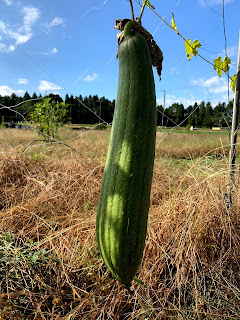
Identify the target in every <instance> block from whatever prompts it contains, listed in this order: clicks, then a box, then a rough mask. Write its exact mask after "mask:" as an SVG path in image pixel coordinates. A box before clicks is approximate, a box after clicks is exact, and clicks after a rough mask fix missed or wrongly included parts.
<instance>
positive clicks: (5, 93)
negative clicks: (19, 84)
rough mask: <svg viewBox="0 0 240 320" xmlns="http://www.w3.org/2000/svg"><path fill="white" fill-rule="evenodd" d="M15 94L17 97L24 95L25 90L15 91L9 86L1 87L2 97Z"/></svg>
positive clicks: (0, 93) (0, 94)
mask: <svg viewBox="0 0 240 320" xmlns="http://www.w3.org/2000/svg"><path fill="white" fill-rule="evenodd" d="M13 93H15V94H16V95H19V96H21V95H23V94H24V91H23V90H14V89H12V88H10V87H8V86H0V96H10V95H11V94H13Z"/></svg>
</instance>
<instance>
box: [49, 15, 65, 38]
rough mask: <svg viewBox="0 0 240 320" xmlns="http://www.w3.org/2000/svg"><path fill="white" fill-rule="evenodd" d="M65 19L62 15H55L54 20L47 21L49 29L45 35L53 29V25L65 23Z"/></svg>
mask: <svg viewBox="0 0 240 320" xmlns="http://www.w3.org/2000/svg"><path fill="white" fill-rule="evenodd" d="M63 22H64V21H63V19H62V18H60V17H55V18H54V19H53V20H52V22H50V23H47V24H46V25H45V26H46V27H47V28H48V31H47V32H46V34H45V36H46V35H47V34H48V33H49V32H50V31H51V29H52V28H53V27H56V26H59V25H60V24H63Z"/></svg>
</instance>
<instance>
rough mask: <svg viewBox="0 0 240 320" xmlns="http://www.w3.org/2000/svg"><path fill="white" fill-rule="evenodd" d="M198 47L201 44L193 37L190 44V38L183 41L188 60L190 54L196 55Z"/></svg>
mask: <svg viewBox="0 0 240 320" xmlns="http://www.w3.org/2000/svg"><path fill="white" fill-rule="evenodd" d="M200 47H201V44H200V42H199V40H197V39H195V40H194V41H193V43H192V44H191V39H187V40H186V41H185V49H186V54H187V58H188V60H189V61H190V60H191V57H192V56H191V55H193V56H194V57H196V55H197V54H198V48H200Z"/></svg>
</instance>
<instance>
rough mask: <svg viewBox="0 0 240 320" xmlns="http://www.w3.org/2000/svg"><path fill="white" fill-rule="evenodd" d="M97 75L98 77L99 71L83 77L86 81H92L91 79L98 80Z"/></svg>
mask: <svg viewBox="0 0 240 320" xmlns="http://www.w3.org/2000/svg"><path fill="white" fill-rule="evenodd" d="M97 77H98V74H97V73H93V74H92V75H88V76H86V77H85V78H83V80H84V81H86V82H91V81H94V80H96V79H97Z"/></svg>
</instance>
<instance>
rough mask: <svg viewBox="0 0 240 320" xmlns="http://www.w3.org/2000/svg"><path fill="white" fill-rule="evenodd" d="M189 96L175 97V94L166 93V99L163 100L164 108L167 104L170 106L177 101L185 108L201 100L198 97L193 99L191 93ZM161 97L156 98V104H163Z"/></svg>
mask: <svg viewBox="0 0 240 320" xmlns="http://www.w3.org/2000/svg"><path fill="white" fill-rule="evenodd" d="M190 96H191V97H190V98H186V97H181V96H180V97H176V96H175V95H170V94H167V95H166V100H165V108H168V107H169V106H171V105H172V104H173V103H179V104H183V106H184V108H187V107H188V106H190V105H194V103H195V102H197V103H198V104H199V103H201V101H202V100H199V99H194V96H193V95H190ZM163 103H164V102H163V97H162V98H158V99H157V104H158V105H163Z"/></svg>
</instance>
